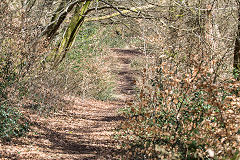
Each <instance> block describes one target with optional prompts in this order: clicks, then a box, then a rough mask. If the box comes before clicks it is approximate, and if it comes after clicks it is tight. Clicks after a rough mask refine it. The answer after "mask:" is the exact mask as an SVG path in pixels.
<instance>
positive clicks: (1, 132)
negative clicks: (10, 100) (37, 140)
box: [0, 104, 30, 141]
mask: <svg viewBox="0 0 240 160" xmlns="http://www.w3.org/2000/svg"><path fill="white" fill-rule="evenodd" d="M29 127H30V125H29V123H28V122H27V121H26V119H25V118H24V116H23V115H22V114H21V113H20V112H19V111H18V109H17V108H16V107H13V106H9V105H7V104H2V105H1V106H0V138H1V139H2V140H4V141H9V140H11V138H13V137H20V136H23V135H24V134H25V133H26V132H28V131H29Z"/></svg>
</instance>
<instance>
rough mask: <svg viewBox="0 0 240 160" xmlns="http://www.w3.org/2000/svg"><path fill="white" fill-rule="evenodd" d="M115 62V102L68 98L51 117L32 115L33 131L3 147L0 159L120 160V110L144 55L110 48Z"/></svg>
mask: <svg viewBox="0 0 240 160" xmlns="http://www.w3.org/2000/svg"><path fill="white" fill-rule="evenodd" d="M109 51H110V52H111V57H110V58H112V61H113V62H114V63H113V65H112V67H110V71H111V72H112V73H113V74H114V75H115V76H116V79H117V82H116V84H117V91H116V92H117V93H116V95H115V97H116V98H115V100H113V101H109V102H103V101H97V100H87V99H84V100H83V99H82V98H79V97H70V96H66V97H65V99H66V100H69V101H71V102H72V103H71V105H67V106H66V107H64V108H63V109H62V110H61V111H58V112H56V113H54V114H53V115H51V116H50V117H44V116H39V115H38V114H30V115H29V117H30V121H31V122H32V123H33V126H32V129H33V131H31V132H30V133H29V134H27V136H26V137H22V138H19V139H16V140H13V141H11V142H9V143H4V144H0V159H2V160H3V159H13V160H27V159H29V160H30V159H31V160H91V159H100V160H101V159H109V160H113V159H117V158H116V157H117V156H116V155H120V154H121V153H120V150H119V148H120V145H119V144H118V141H116V140H115V139H114V138H113V137H114V134H116V132H115V128H116V127H117V126H118V125H119V124H120V123H121V121H122V120H123V117H121V116H119V115H118V110H119V109H120V108H123V107H124V106H125V104H126V102H127V101H131V100H132V99H133V97H134V92H135V89H134V88H135V77H136V75H137V74H138V71H136V70H133V69H132V68H131V61H132V59H133V58H134V57H136V56H141V52H138V51H136V50H131V49H109Z"/></svg>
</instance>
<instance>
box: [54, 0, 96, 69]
mask: <svg viewBox="0 0 240 160" xmlns="http://www.w3.org/2000/svg"><path fill="white" fill-rule="evenodd" d="M91 2H92V0H86V1H84V2H79V3H78V4H77V5H76V8H75V12H74V14H73V16H72V18H71V21H70V24H69V25H68V27H67V29H66V30H65V32H64V35H63V38H62V40H61V41H60V43H59V47H58V50H57V53H56V55H55V58H54V66H57V65H58V64H59V63H61V61H62V60H63V59H64V58H65V57H66V53H67V51H68V50H69V49H70V48H71V47H72V45H73V43H74V40H75V38H76V35H77V33H78V32H79V29H80V28H81V26H82V24H83V22H84V19H85V16H86V14H87V9H88V7H89V6H90V4H91Z"/></svg>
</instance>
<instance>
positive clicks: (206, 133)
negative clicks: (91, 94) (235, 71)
mask: <svg viewBox="0 0 240 160" xmlns="http://www.w3.org/2000/svg"><path fill="white" fill-rule="evenodd" d="M206 64H207V63H206ZM177 68H178V66H174V64H172V63H170V62H163V63H161V64H160V65H157V66H155V67H150V68H149V69H145V70H144V72H143V78H142V83H141V85H140V86H139V88H140V92H139V94H138V98H137V99H136V100H135V101H134V103H129V104H128V105H129V107H128V108H126V109H125V110H124V111H123V116H125V118H126V119H127V120H126V121H124V122H123V123H122V125H121V130H120V132H119V138H120V139H121V140H122V141H121V142H122V147H123V150H125V151H126V152H127V154H125V155H123V157H122V158H123V159H189V160H190V159H229V158H230V159H238V158H239V151H240V147H239V142H240V139H239V138H240V130H239V122H240V117H239V115H240V110H239V107H240V103H239V102H240V99H239V89H240V83H239V81H237V80H235V79H234V78H228V79H222V80H221V81H218V82H214V80H213V79H214V78H213V77H214V76H213V73H214V72H213V70H212V69H209V68H208V67H206V66H204V65H198V66H193V67H192V68H191V69H190V70H189V72H180V71H178V69H177Z"/></svg>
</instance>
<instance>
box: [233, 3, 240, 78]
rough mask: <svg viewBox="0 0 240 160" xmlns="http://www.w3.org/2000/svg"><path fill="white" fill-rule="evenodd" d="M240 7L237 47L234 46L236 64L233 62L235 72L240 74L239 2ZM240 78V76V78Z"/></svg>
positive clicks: (239, 20)
mask: <svg viewBox="0 0 240 160" xmlns="http://www.w3.org/2000/svg"><path fill="white" fill-rule="evenodd" d="M237 5H238V15H237V16H238V27H237V35H236V40H235V46H234V57H233V59H234V62H233V67H234V72H235V73H238V74H239V72H240V2H239V1H237ZM238 78H240V76H238Z"/></svg>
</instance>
